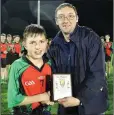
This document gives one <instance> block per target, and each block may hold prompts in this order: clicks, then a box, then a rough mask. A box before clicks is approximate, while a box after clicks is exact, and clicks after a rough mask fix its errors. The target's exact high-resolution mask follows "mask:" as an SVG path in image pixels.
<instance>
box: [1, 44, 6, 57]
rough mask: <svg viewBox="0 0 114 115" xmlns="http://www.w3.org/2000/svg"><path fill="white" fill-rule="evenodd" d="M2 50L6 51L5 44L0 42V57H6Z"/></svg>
mask: <svg viewBox="0 0 114 115" xmlns="http://www.w3.org/2000/svg"><path fill="white" fill-rule="evenodd" d="M4 51H7V44H6V43H1V44H0V52H1V58H6V54H5V53H4Z"/></svg>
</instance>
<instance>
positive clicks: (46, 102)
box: [41, 101, 54, 105]
mask: <svg viewBox="0 0 114 115" xmlns="http://www.w3.org/2000/svg"><path fill="white" fill-rule="evenodd" d="M41 103H42V104H46V105H54V102H52V101H42V102H41Z"/></svg>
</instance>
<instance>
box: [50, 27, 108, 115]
mask: <svg viewBox="0 0 114 115" xmlns="http://www.w3.org/2000/svg"><path fill="white" fill-rule="evenodd" d="M48 57H49V58H50V60H51V63H52V69H53V73H71V76H72V93H73V97H76V98H79V99H80V101H81V103H82V105H80V106H78V107H69V108H66V109H65V108H64V107H62V106H61V105H60V106H59V111H58V112H59V113H58V114H59V115H81V114H82V115H85V114H91V115H93V114H99V113H103V112H104V111H106V109H107V98H108V97H107V84H106V79H105V59H104V51H103V48H102V43H101V40H100V38H99V36H98V35H97V34H96V33H95V32H94V31H92V30H91V29H89V28H87V27H81V26H77V27H76V28H75V30H74V32H73V33H72V34H71V35H70V42H69V43H67V42H65V41H64V38H63V35H62V33H61V32H59V33H58V34H57V35H56V37H55V38H54V39H53V40H52V43H51V46H50V48H49V50H48ZM77 110H78V114H76V112H77ZM65 111H66V113H65ZM75 111H76V112H75ZM82 111H83V112H82Z"/></svg>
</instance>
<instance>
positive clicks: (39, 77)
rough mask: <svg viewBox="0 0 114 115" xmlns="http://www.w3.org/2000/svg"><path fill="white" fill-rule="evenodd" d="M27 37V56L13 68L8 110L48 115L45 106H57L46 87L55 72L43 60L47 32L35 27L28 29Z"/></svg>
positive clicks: (40, 27) (26, 113)
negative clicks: (51, 100)
mask: <svg viewBox="0 0 114 115" xmlns="http://www.w3.org/2000/svg"><path fill="white" fill-rule="evenodd" d="M23 37H24V47H25V49H26V50H27V54H26V55H25V56H22V57H21V58H20V59H18V60H16V61H15V62H14V63H13V64H12V66H11V70H10V73H9V83H8V107H9V108H13V110H14V112H13V115H44V113H43V109H44V106H43V105H46V104H47V105H49V104H53V103H51V102H50V93H49V92H48V91H49V89H50V88H49V87H50V86H49V85H48V86H47V85H46V84H47V83H48V84H50V83H49V82H50V76H51V68H50V66H49V65H48V64H47V63H46V62H45V58H44V57H43V56H44V53H45V51H46V47H47V41H48V40H47V39H46V33H45V30H44V28H43V27H42V26H38V25H35V24H31V25H29V26H27V27H26V28H25V31H24V34H23ZM47 80H48V81H49V82H47ZM47 87H48V88H47Z"/></svg>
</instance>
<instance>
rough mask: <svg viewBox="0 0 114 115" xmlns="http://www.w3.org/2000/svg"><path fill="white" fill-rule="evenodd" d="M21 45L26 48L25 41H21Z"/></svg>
mask: <svg viewBox="0 0 114 115" xmlns="http://www.w3.org/2000/svg"><path fill="white" fill-rule="evenodd" d="M23 46H24V48H25V49H26V44H25V41H23Z"/></svg>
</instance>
